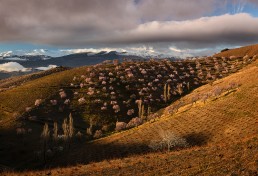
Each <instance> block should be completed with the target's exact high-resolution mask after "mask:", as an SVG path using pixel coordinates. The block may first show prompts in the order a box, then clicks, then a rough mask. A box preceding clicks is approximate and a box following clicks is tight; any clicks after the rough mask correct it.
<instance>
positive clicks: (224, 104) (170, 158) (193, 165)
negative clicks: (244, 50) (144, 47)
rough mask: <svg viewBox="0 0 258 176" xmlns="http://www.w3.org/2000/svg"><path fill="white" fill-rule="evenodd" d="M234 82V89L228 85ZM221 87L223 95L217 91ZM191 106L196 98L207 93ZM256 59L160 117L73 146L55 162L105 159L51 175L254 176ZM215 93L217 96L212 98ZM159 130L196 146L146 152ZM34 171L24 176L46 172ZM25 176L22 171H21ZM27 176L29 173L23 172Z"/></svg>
mask: <svg viewBox="0 0 258 176" xmlns="http://www.w3.org/2000/svg"><path fill="white" fill-rule="evenodd" d="M232 82H234V83H235V85H236V86H233V87H232V86H231V87H230V88H228V86H229V85H230V84H231V83H232ZM218 88H221V89H222V91H220V93H217V90H218ZM209 92H210V93H211V94H210V95H209V98H208V99H207V100H206V102H205V103H204V102H203V98H200V99H199V100H197V102H196V103H194V104H193V105H192V98H193V97H196V96H197V95H198V97H203V95H204V94H207V93H208V94H209ZM257 92H258V61H256V62H255V63H253V64H251V65H250V66H248V67H247V68H244V69H243V70H241V71H240V72H238V73H235V74H232V75H230V76H228V77H226V78H223V79H221V80H217V81H215V82H214V83H213V85H204V86H202V87H200V88H198V89H196V90H194V91H193V92H192V93H190V94H189V95H186V96H185V97H183V98H181V101H182V102H183V105H182V106H181V107H180V108H179V110H178V112H175V111H174V112H172V111H173V109H174V106H175V105H177V103H178V102H175V103H173V104H172V105H171V106H169V107H167V108H166V109H165V110H164V111H163V113H162V115H161V117H160V118H159V119H156V120H153V121H151V122H148V123H146V124H144V125H142V126H139V127H138V128H133V129H131V130H127V131H124V132H121V133H118V134H115V135H111V136H109V137H105V138H102V139H99V140H95V141H93V142H91V143H89V144H82V145H80V146H75V147H74V148H73V152H71V153H69V154H66V155H65V156H62V157H60V158H58V157H57V158H56V159H55V160H54V162H53V163H55V164H56V165H69V164H72V163H88V162H90V161H91V162H92V161H94V160H95V161H103V160H105V161H103V162H100V163H92V164H88V165H86V166H84V165H79V166H76V167H68V168H64V169H61V170H60V169H55V170H53V171H51V173H52V174H54V175H62V174H67V175H69V174H75V175H76V174H78V175H81V174H89V175H103V174H106V175H119V174H123V175H129V174H131V173H135V174H137V175H148V174H154V173H155V174H162V175H166V174H167V175H189V174H192V175H227V174H240V175H255V174H257V170H256V169H257V167H256V166H257V163H256V162H257V159H258V156H257V137H258V128H257V123H258V109H257V106H258V94H257ZM214 94H215V95H214ZM160 129H163V130H171V131H173V132H175V133H176V134H178V135H180V136H182V137H184V138H186V139H187V141H188V142H189V143H190V144H191V145H192V146H194V147H193V148H191V149H185V150H179V151H176V152H170V153H169V154H162V153H157V154H147V155H140V156H134V157H130V158H125V159H119V160H110V159H112V158H116V157H117V158H121V157H122V158H123V157H125V156H129V155H132V154H141V153H145V152H148V151H149V149H148V147H147V146H148V144H149V143H150V141H151V140H152V139H158V138H159V135H158V132H159V131H160ZM43 173H46V172H45V171H44V172H32V173H26V174H32V175H33V174H34V175H36V174H39V175H41V174H43ZM20 174H22V173H20ZM24 174H25V173H24Z"/></svg>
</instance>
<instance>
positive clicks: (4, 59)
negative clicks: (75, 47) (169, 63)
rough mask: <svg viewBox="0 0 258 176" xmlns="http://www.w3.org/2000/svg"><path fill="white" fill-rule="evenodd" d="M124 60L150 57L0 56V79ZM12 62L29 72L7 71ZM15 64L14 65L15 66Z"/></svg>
mask: <svg viewBox="0 0 258 176" xmlns="http://www.w3.org/2000/svg"><path fill="white" fill-rule="evenodd" d="M124 58H127V59H146V58H148V57H141V56H136V55H128V54H127V53H124V52H120V53H119V52H116V51H110V52H106V51H101V52H99V53H92V52H86V53H78V54H70V55H65V56H61V57H51V56H46V55H22V56H20V55H5V56H0V79H4V78H8V77H11V76H19V75H24V74H28V73H32V72H37V71H39V70H44V69H47V68H52V67H55V66H64V67H80V66H84V65H94V64H98V63H102V62H104V61H106V60H114V59H118V60H120V61H122V60H123V59H124ZM172 59H175V58H172ZM10 62H14V63H15V64H16V65H19V68H20V67H24V68H25V70H26V68H29V71H26V72H24V71H14V72H10V71H5V69H6V67H8V66H9V65H7V64H8V63H10ZM14 63H12V64H13V65H14Z"/></svg>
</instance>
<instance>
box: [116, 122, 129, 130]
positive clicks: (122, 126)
mask: <svg viewBox="0 0 258 176" xmlns="http://www.w3.org/2000/svg"><path fill="white" fill-rule="evenodd" d="M126 125H127V124H126V123H125V122H116V131H122V130H124V129H126Z"/></svg>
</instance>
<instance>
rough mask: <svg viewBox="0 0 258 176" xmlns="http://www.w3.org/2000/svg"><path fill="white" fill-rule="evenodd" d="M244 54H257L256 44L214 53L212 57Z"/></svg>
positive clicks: (257, 45)
mask: <svg viewBox="0 0 258 176" xmlns="http://www.w3.org/2000/svg"><path fill="white" fill-rule="evenodd" d="M246 55H248V56H249V57H252V56H255V55H258V44H256V45H250V46H244V47H241V48H236V49H230V50H227V51H224V52H220V53H218V54H215V55H214V57H230V56H236V57H244V56H246Z"/></svg>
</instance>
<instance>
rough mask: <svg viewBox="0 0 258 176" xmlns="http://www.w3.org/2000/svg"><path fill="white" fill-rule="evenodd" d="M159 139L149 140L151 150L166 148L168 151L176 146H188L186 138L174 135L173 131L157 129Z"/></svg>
mask: <svg viewBox="0 0 258 176" xmlns="http://www.w3.org/2000/svg"><path fill="white" fill-rule="evenodd" d="M159 137H160V139H159V140H153V141H151V142H150V144H149V147H150V148H151V149H153V150H164V149H167V151H168V152H169V151H170V149H173V148H176V147H183V148H184V147H188V146H189V144H188V143H187V141H186V139H184V138H182V137H180V136H178V135H176V134H175V133H174V132H172V131H169V130H166V131H165V130H161V131H159Z"/></svg>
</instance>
